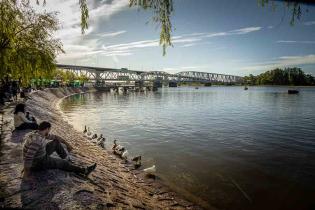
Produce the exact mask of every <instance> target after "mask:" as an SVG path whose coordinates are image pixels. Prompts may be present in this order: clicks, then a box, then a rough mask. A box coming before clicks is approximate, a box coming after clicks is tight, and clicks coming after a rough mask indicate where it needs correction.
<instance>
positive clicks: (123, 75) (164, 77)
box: [57, 64, 243, 83]
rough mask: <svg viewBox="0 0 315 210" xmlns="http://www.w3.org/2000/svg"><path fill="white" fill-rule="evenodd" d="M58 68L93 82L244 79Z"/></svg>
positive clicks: (218, 75)
mask: <svg viewBox="0 0 315 210" xmlns="http://www.w3.org/2000/svg"><path fill="white" fill-rule="evenodd" d="M57 68H59V69H62V70H67V71H70V72H73V73H74V74H75V75H77V76H82V75H84V76H86V77H87V78H89V79H90V80H91V81H152V82H154V81H161V82H203V83H240V82H242V80H243V78H242V77H240V76H234V75H225V74H217V73H207V72H196V71H183V72H179V73H176V74H170V73H167V72H164V71H135V70H128V69H126V68H122V69H113V68H100V67H89V66H76V65H63V64H57Z"/></svg>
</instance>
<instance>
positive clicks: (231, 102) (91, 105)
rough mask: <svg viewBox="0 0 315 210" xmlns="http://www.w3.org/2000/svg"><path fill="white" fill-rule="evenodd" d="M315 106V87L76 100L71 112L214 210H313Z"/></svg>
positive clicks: (75, 120)
mask: <svg viewBox="0 0 315 210" xmlns="http://www.w3.org/2000/svg"><path fill="white" fill-rule="evenodd" d="M314 105H315V88H300V94H298V95H288V94H287V88H285V87H250V89H249V90H248V91H244V90H243V89H242V87H207V88H206V87H205V88H200V89H198V90H196V89H194V88H173V89H172V88H164V89H161V90H159V91H158V92H154V93H153V92H147V93H130V94H128V95H123V94H115V93H88V94H83V95H74V96H71V97H69V98H67V99H66V100H64V102H63V103H62V108H63V110H64V112H65V114H66V116H67V117H68V119H69V121H70V122H71V123H72V124H73V125H74V126H75V127H76V128H77V129H79V130H82V129H83V126H84V124H87V125H88V126H90V127H91V128H92V130H93V131H95V132H97V133H103V134H104V135H105V136H106V137H107V138H108V139H109V140H110V144H111V143H112V142H111V141H112V140H113V139H114V138H118V139H119V141H120V143H121V144H123V145H125V146H126V147H127V148H128V151H129V153H131V154H132V155H138V154H141V155H142V156H143V160H144V165H145V166H150V165H152V164H155V165H156V166H157V171H158V175H159V176H160V177H161V178H162V179H163V180H164V181H165V182H167V184H168V185H170V186H171V187H172V188H173V189H174V190H176V191H179V192H181V193H183V194H185V195H186V196H187V197H189V198H190V199H192V200H194V201H196V202H199V203H201V204H202V205H203V206H204V207H206V208H209V209H210V208H211V207H214V208H218V209H311V208H314V207H315V205H314V200H315V199H314V198H315V177H314V173H315V139H314V131H315V112H314V111H315V108H314Z"/></svg>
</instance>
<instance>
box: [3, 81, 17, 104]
mask: <svg viewBox="0 0 315 210" xmlns="http://www.w3.org/2000/svg"><path fill="white" fill-rule="evenodd" d="M20 84H21V82H20V80H18V81H17V80H10V79H9V77H8V76H7V77H6V78H5V79H2V80H1V81H0V104H4V102H6V101H12V100H13V101H14V100H15V101H17V98H18V94H19V93H20Z"/></svg>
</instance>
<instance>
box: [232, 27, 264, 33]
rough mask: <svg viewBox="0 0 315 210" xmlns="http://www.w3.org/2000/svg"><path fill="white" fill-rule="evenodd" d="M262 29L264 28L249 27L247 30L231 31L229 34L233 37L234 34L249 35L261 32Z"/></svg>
mask: <svg viewBox="0 0 315 210" xmlns="http://www.w3.org/2000/svg"><path fill="white" fill-rule="evenodd" d="M261 29H262V27H247V28H241V29H236V30H233V31H230V32H229V33H230V34H231V35H233V34H248V33H251V32H255V31H259V30H261Z"/></svg>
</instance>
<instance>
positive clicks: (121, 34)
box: [35, 0, 315, 76]
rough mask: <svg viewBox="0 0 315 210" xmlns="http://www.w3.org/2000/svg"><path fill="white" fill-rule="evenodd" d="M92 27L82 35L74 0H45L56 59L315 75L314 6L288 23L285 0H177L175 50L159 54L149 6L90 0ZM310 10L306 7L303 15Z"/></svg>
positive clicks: (114, 65) (109, 64) (164, 68)
mask: <svg viewBox="0 0 315 210" xmlns="http://www.w3.org/2000/svg"><path fill="white" fill-rule="evenodd" d="M88 2H89V9H90V26H89V29H88V31H87V33H86V34H85V35H81V34H80V25H79V24H80V10H79V5H78V1H77V0H56V1H47V5H46V7H44V8H43V7H38V6H35V7H36V9H37V10H38V11H42V10H48V11H58V12H59V15H58V17H59V21H60V25H61V27H60V30H58V32H57V33H56V34H55V35H54V36H55V37H57V38H60V39H61V41H62V42H63V45H64V49H65V51H66V53H65V54H61V55H59V56H58V58H57V61H58V63H62V64H75V65H86V66H99V67H112V68H124V67H126V68H129V69H136V70H144V71H152V70H153V71H167V72H170V73H176V72H180V71H203V72H213V73H224V74H233V75H241V76H242V75H248V74H250V73H252V74H259V73H261V72H264V71H266V70H270V69H273V68H276V67H288V66H298V67H301V68H302V69H303V70H304V71H305V72H306V73H312V74H313V75H315V7H312V6H308V7H306V6H303V7H302V11H303V13H302V17H301V20H300V21H297V22H296V24H295V26H293V27H292V26H290V24H289V22H290V18H291V13H290V11H289V10H288V9H286V8H285V7H284V5H283V4H282V3H281V2H277V3H276V6H277V7H276V9H275V11H274V10H273V9H272V8H271V6H267V7H261V6H259V5H258V3H257V1H256V0H174V6H175V8H174V14H173V16H172V23H173V25H174V31H173V32H172V36H173V45H174V46H173V47H169V48H168V49H167V54H166V56H163V55H162V47H161V46H159V45H158V39H159V28H158V27H157V26H156V25H155V24H154V23H150V22H149V23H148V24H147V22H148V21H149V20H150V18H151V15H152V13H151V11H143V10H138V9H136V8H129V7H128V0H103V1H100V0H89V1H88ZM306 9H307V10H308V12H306Z"/></svg>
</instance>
